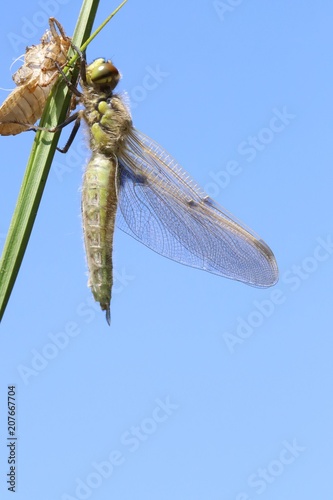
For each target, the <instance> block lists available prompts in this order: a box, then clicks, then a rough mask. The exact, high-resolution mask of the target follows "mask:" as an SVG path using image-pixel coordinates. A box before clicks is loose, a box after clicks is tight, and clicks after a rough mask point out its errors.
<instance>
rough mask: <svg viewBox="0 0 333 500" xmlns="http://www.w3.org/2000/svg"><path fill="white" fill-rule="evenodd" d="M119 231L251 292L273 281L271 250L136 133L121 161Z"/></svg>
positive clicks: (275, 265)
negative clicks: (236, 281) (248, 286)
mask: <svg viewBox="0 0 333 500" xmlns="http://www.w3.org/2000/svg"><path fill="white" fill-rule="evenodd" d="M117 225H118V227H120V228H121V229H122V230H123V231H125V232H126V233H128V234H130V235H131V236H133V237H134V238H136V239H137V240H139V241H140V242H141V243H143V244H145V245H146V246H148V247H149V248H151V249H152V250H154V251H155V252H157V253H159V254H161V255H164V256H165V257H168V258H170V259H172V260H175V261H178V262H181V263H182V264H186V265H188V266H192V267H196V268H199V269H203V270H205V271H209V272H211V273H215V274H218V275H221V276H224V277H226V278H231V279H234V280H238V281H242V282H244V283H248V284H250V285H253V286H259V287H266V286H271V285H273V284H274V283H276V281H277V278H278V269H277V264H276V261H275V258H274V255H273V253H272V251H271V250H270V248H269V247H268V246H267V245H266V244H265V243H264V242H263V241H262V240H261V239H260V238H259V237H258V236H257V235H256V234H255V233H253V232H252V231H251V230H249V229H247V228H246V227H245V226H244V225H243V224H241V223H240V222H239V221H236V219H235V218H234V217H233V216H232V215H231V214H229V213H228V212H227V211H226V210H224V209H223V208H222V207H221V206H219V205H218V204H217V203H215V202H214V201H213V200H211V198H209V197H208V196H207V195H206V194H205V193H204V192H203V191H202V190H201V188H199V187H198V186H197V185H196V184H195V183H194V182H193V180H192V179H191V178H190V177H189V175H188V174H187V173H186V172H185V171H184V170H183V169H182V168H181V167H180V165H178V163H177V162H176V160H174V159H173V158H172V156H170V155H169V154H168V153H167V152H166V151H164V150H163V149H162V148H161V147H160V146H159V145H158V144H157V143H156V142H154V141H153V140H152V139H150V138H149V137H147V136H145V135H144V134H142V133H141V132H139V131H137V130H135V129H132V131H131V132H130V133H129V135H128V138H127V142H126V148H125V150H124V151H122V153H121V155H120V156H119V193H118V212H117Z"/></svg>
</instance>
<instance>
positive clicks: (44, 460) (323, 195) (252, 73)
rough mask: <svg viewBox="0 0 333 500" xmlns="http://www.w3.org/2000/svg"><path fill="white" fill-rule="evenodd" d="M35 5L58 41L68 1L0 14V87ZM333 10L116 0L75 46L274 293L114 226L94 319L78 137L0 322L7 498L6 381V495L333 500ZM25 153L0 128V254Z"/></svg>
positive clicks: (34, 29) (69, 23)
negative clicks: (247, 239)
mask: <svg viewBox="0 0 333 500" xmlns="http://www.w3.org/2000/svg"><path fill="white" fill-rule="evenodd" d="M116 5H117V2H106V1H103V0H101V5H100V8H99V11H98V15H97V19H96V23H95V26H98V24H99V23H100V22H101V21H102V20H103V19H104V18H105V17H106V16H107V15H108V14H109V13H110V12H111V11H112V10H113V8H115V7H116ZM51 8H52V9H53V10H52V14H54V15H55V17H57V19H59V20H60V22H61V23H62V24H63V25H64V27H65V29H66V32H67V33H68V34H69V35H71V34H72V32H73V28H74V26H75V23H76V19H77V15H78V12H79V9H80V1H74V0H67V1H66V0H62V1H59V0H52V1H51V0H49V1H48V2H46V1H43V0H40V1H36V0H33V1H31V2H25V1H23V0H17V1H16V2H15V3H10V2H9V3H7V4H6V8H4V9H2V12H1V17H0V33H1V35H0V43H1V72H0V85H1V87H3V88H7V89H8V88H13V82H12V81H11V71H10V64H11V62H12V61H13V60H14V59H15V58H16V57H17V56H19V55H20V54H22V53H23V52H24V51H25V46H26V45H31V44H32V43H38V42H39V39H40V36H41V35H42V33H43V32H44V30H45V29H46V18H47V17H48V15H47V14H45V12H46V10H47V9H51ZM332 16H333V4H332V2H330V1H329V0H327V1H321V2H317V3H314V2H304V1H300V0H298V1H297V0H296V1H294V2H290V1H287V0H281V1H279V2H276V1H272V0H270V1H266V2H249V1H246V0H244V1H242V0H237V1H236V0H225V1H224V2H213V1H210V2H204V1H201V2H189V1H187V2H185V1H183V2H177V1H175V0H171V1H169V2H162V1H159V2H149V1H147V0H142V1H140V2H135V1H133V0H130V1H129V2H128V4H127V5H126V6H125V7H124V8H123V9H122V10H121V12H120V13H119V14H118V15H117V16H116V18H115V19H114V20H113V21H112V22H111V23H110V24H109V25H108V26H107V27H106V28H105V29H104V30H103V32H102V33H101V34H100V36H99V37H98V38H97V39H96V40H95V41H94V42H93V43H92V44H91V45H90V47H89V50H88V54H87V56H88V60H92V59H94V58H96V57H100V56H102V57H107V58H112V59H113V60H114V63H115V65H116V66H117V67H118V68H119V70H120V71H121V72H122V74H123V79H122V81H121V84H120V86H119V87H120V90H122V91H125V90H127V91H128V93H129V95H130V98H131V102H132V110H133V120H134V123H135V125H136V127H137V128H139V129H140V130H142V131H143V132H145V133H146V134H148V135H150V136H151V137H153V138H154V139H155V140H156V141H157V142H159V143H160V144H162V145H163V146H164V147H165V148H166V149H167V150H168V151H170V152H171V153H172V154H173V155H174V156H175V158H177V160H178V161H179V162H180V163H181V164H182V165H183V166H184V168H185V169H186V170H188V172H189V173H190V174H191V175H192V176H193V177H194V178H195V179H196V180H197V181H198V182H199V183H200V184H201V185H202V186H203V187H205V188H206V189H207V191H208V192H209V194H211V195H212V196H214V198H215V199H216V200H217V201H218V202H219V203H221V204H222V205H223V206H225V207H226V208H227V209H228V210H230V211H231V212H232V213H234V214H235V216H237V217H238V218H239V219H241V220H243V221H244V222H245V223H246V224H247V225H248V226H250V227H251V228H253V230H255V231H256V232H258V233H259V234H260V235H261V236H262V238H263V239H264V240H265V241H266V242H267V243H268V244H269V245H270V247H271V248H272V249H273V251H274V253H275V255H276V258H277V261H278V264H279V268H280V281H279V283H278V284H277V285H276V286H275V287H273V288H271V289H257V288H252V287H249V286H246V285H244V284H241V283H237V282H233V281H230V280H226V279H222V278H219V277H217V276H214V275H210V274H208V273H204V272H201V271H198V270H195V269H191V268H187V267H184V266H181V265H179V264H177V263H175V262H172V261H169V260H167V259H164V258H162V257H161V256H159V255H157V254H155V253H153V252H151V251H150V250H148V249H147V248H146V247H144V246H143V245H140V244H139V243H138V242H136V241H134V240H132V239H131V238H130V237H128V236H127V235H125V234H123V233H121V231H117V232H116V235H115V244H114V248H115V263H114V265H115V276H116V283H115V285H114V291H113V300H112V309H111V316H112V323H111V327H108V325H107V323H106V321H105V316H104V313H102V312H101V311H100V310H99V306H98V305H94V304H93V301H92V299H91V295H90V291H89V289H88V288H87V283H86V282H87V276H86V265H85V257H84V250H83V242H82V230H81V221H80V186H81V181H82V173H83V169H84V165H85V162H86V160H87V158H88V152H87V151H86V150H85V147H84V143H85V138H84V133H82V132H80V134H79V136H78V137H77V139H76V141H75V144H74V145H73V148H72V150H71V151H70V152H69V153H68V155H67V156H66V157H64V156H62V155H60V154H58V155H57V156H56V157H55V161H54V165H53V167H52V170H51V172H50V175H49V179H48V182H47V186H46V189H45V192H44V196H43V200H42V203H41V206H40V210H39V213H38V216H37V219H36V223H35V226H34V229H33V233H32V237H31V240H30V243H29V246H28V249H27V252H26V255H25V258H24V261H23V264H22V267H21V270H20V273H19V276H18V279H17V282H16V285H15V288H14V291H13V294H12V296H11V299H10V302H9V304H8V308H7V310H6V313H5V316H4V318H3V321H2V323H1V325H0V437H1V439H0V496H1V498H2V499H7V498H13V496H12V495H11V493H10V492H8V491H7V484H6V479H7V478H6V473H7V472H8V470H9V466H8V464H7V456H8V448H7V447H6V444H7V441H6V438H7V413H6V401H7V386H8V385H11V384H15V385H16V391H17V398H16V402H17V426H18V441H17V493H16V496H15V498H16V500H27V499H34V500H45V499H47V500H69V499H70V500H73V498H75V499H86V498H89V499H93V500H109V499H110V498H116V499H117V500H128V499H133V500H155V499H158V500H170V499H173V500H207V499H209V500H255V499H256V498H261V499H265V500H266V499H267V500H268V499H269V500H281V499H284V500H294V499H296V498H302V499H303V500H313V499H315V498H316V499H320V500H330V499H332V497H333V484H332V465H333V458H332V448H333V434H332V419H333V405H332V394H333V391H332V380H333V364H332V355H333V340H332V334H333V332H332V310H333V294H332V261H333V245H332V241H333V230H332V186H333V174H332V170H333V168H332V69H331V68H332V43H333V31H332ZM27 20H28V21H29V23H30V24H29V25H28V24H27ZM13 34H14V35H15V36H16V37H17V36H19V37H22V38H24V37H26V36H27V35H31V37H30V38H29V39H27V38H26V39H25V41H24V40H23V42H22V43H14V42H15V40H17V38H15V37H14V36H13ZM147 75H150V77H149V76H147ZM152 75H154V76H152ZM7 95H8V92H6V91H1V98H2V99H5V97H6V96H7ZM277 116H280V117H281V116H282V119H281V118H279V119H276V118H274V117H277ZM64 140H65V137H62V141H63V142H64ZM32 141H33V134H32V133H25V134H21V135H18V136H16V137H0V151H1V156H0V157H1V165H0V186H1V196H0V234H1V247H2V245H3V243H4V235H5V234H6V232H7V229H8V226H9V222H10V219H11V216H12V212H13V209H14V206H15V202H16V198H17V195H18V191H19V187H20V183H21V180H22V177H23V174H24V170H25V166H26V162H27V159H28V156H29V152H30V149H31V145H32ZM230 162H233V163H232V165H234V170H233V171H232V172H231V170H230V165H231V163H230ZM235 165H236V167H235ZM230 172H231V173H230Z"/></svg>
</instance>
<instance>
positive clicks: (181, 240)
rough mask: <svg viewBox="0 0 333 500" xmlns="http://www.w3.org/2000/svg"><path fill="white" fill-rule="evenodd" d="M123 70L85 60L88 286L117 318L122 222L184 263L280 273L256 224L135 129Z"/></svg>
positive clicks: (245, 278) (237, 275)
mask: <svg viewBox="0 0 333 500" xmlns="http://www.w3.org/2000/svg"><path fill="white" fill-rule="evenodd" d="M119 80H120V73H119V71H118V70H117V68H116V67H115V66H114V65H113V63H112V61H110V60H106V59H103V58H99V59H96V60H95V61H94V62H93V63H91V64H90V65H87V63H86V62H85V60H84V58H82V61H81V71H80V86H81V91H79V90H78V88H77V87H76V88H73V89H72V90H73V91H74V92H75V94H76V95H77V96H78V97H77V99H78V101H79V103H80V104H81V105H82V109H80V110H79V111H76V112H75V113H73V114H72V115H71V116H69V117H68V119H67V120H66V121H65V122H64V123H63V124H61V125H59V126H58V127H57V129H59V128H62V127H64V126H65V125H68V124H69V123H70V122H74V121H75V124H74V127H73V130H72V132H71V134H70V136H69V139H68V141H67V143H66V144H65V147H64V148H63V149H59V150H60V151H62V152H64V153H65V152H66V151H68V148H69V147H70V145H71V143H72V141H73V139H74V137H75V134H76V133H77V130H78V129H79V127H80V123H81V121H82V120H83V121H84V122H85V123H86V125H87V126H88V129H89V135H90V138H89V140H90V149H91V157H90V160H89V162H88V164H87V167H86V170H85V174H84V178H83V187H82V222H83V233H84V243H85V250H86V258H87V265H88V272H89V280H88V286H89V287H90V288H91V290H92V294H93V296H94V298H95V300H96V301H97V302H99V303H100V306H101V309H102V310H103V311H105V312H106V320H107V322H108V323H109V324H110V321H111V313H110V302H111V291H112V282H113V278H112V267H113V265H112V249H113V234H114V229H115V225H117V226H118V227H119V228H120V229H122V230H123V231H125V232H126V233H128V234H129V235H131V236H132V237H134V238H135V239H137V240H138V241H140V242H141V243H143V244H144V245H146V246H147V247H149V248H151V249H152V250H154V251H155V252H157V253H159V254H161V255H163V256H165V257H168V258H169V259H172V260H174V261H177V262H180V263H182V264H185V265H188V266H191V267H194V268H199V269H202V270H205V271H208V272H211V273H214V274H217V275H220V276H223V277H226V278H230V279H233V280H237V281H241V282H243V283H246V284H248V285H252V286H257V287H269V286H272V285H274V284H275V283H276V282H277V280H278V267H277V263H276V260H275V257H274V255H273V252H272V251H271V249H270V248H269V247H268V245H267V244H266V243H265V242H264V241H263V240H262V239H261V238H260V237H259V236H258V235H257V234H256V233H255V232H253V231H252V230H251V229H249V228H247V227H246V226H245V225H244V224H242V223H241V222H240V221H238V220H237V219H236V218H235V217H234V216H233V215H232V214H230V213H229V212H228V211H227V210H225V209H224V208H223V207H221V206H220V205H219V204H218V203H217V202H215V201H214V200H213V199H212V198H210V197H209V196H208V195H207V194H206V193H205V192H204V191H203V190H202V189H201V188H200V187H199V186H198V185H197V184H196V183H195V182H194V181H193V180H192V179H191V178H190V176H189V174H188V173H187V172H186V171H185V170H183V169H182V167H181V166H180V165H179V164H178V163H177V161H176V160H175V159H174V158H173V157H172V156H171V155H170V154H169V153H167V152H166V151H165V150H164V149H163V148H162V147H161V146H160V145H159V144H157V143H156V142H155V141H154V140H153V139H150V138H149V137H147V136H146V135H144V134H143V133H142V132H140V131H139V130H137V129H136V128H134V126H133V124H132V119H131V115H130V111H129V109H128V107H127V105H126V104H125V101H124V99H123V98H122V96H121V95H120V94H117V93H114V89H115V87H116V86H117V84H118V82H119Z"/></svg>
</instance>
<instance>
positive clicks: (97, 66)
mask: <svg viewBox="0 0 333 500" xmlns="http://www.w3.org/2000/svg"><path fill="white" fill-rule="evenodd" d="M87 73H88V78H87V79H89V80H90V82H91V83H92V84H93V85H107V86H108V87H110V88H111V90H113V89H114V88H115V86H116V85H117V83H118V82H119V80H120V73H119V71H118V70H117V68H116V67H115V66H113V64H112V63H111V61H105V60H103V59H102V60H101V59H99V60H97V61H95V62H94V63H93V64H91V65H90V66H89V67H88V69H87Z"/></svg>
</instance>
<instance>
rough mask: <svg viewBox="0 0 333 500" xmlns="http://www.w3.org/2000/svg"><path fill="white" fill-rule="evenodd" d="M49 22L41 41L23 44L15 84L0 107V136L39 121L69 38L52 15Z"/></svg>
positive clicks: (11, 133)
mask: <svg viewBox="0 0 333 500" xmlns="http://www.w3.org/2000/svg"><path fill="white" fill-rule="evenodd" d="M49 25H50V30H47V31H46V32H45V33H44V35H43V36H42V38H41V43H40V44H39V45H32V46H31V47H27V50H26V53H25V56H24V63H23V65H22V66H21V67H20V68H19V69H18V70H17V71H16V73H15V74H14V75H13V80H14V82H15V83H16V85H17V87H16V88H15V89H14V90H13V91H12V92H11V93H10V94H9V96H8V97H7V99H6V100H5V101H4V102H3V104H2V105H1V106H0V135H16V134H19V133H21V132H24V131H25V130H29V129H30V128H31V127H32V125H33V124H34V123H36V121H37V120H39V118H40V117H41V116H42V113H43V110H44V107H45V104H46V100H47V98H48V96H49V94H50V92H51V89H52V87H53V86H54V84H55V83H56V81H57V78H58V76H59V68H62V67H63V66H64V65H65V64H66V62H67V52H68V49H69V47H70V46H71V39H70V38H69V37H67V36H66V34H65V32H64V29H63V27H62V26H61V24H60V23H59V21H57V20H56V19H55V18H54V17H50V19H49ZM56 27H57V28H58V30H59V33H58V32H57V30H56Z"/></svg>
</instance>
